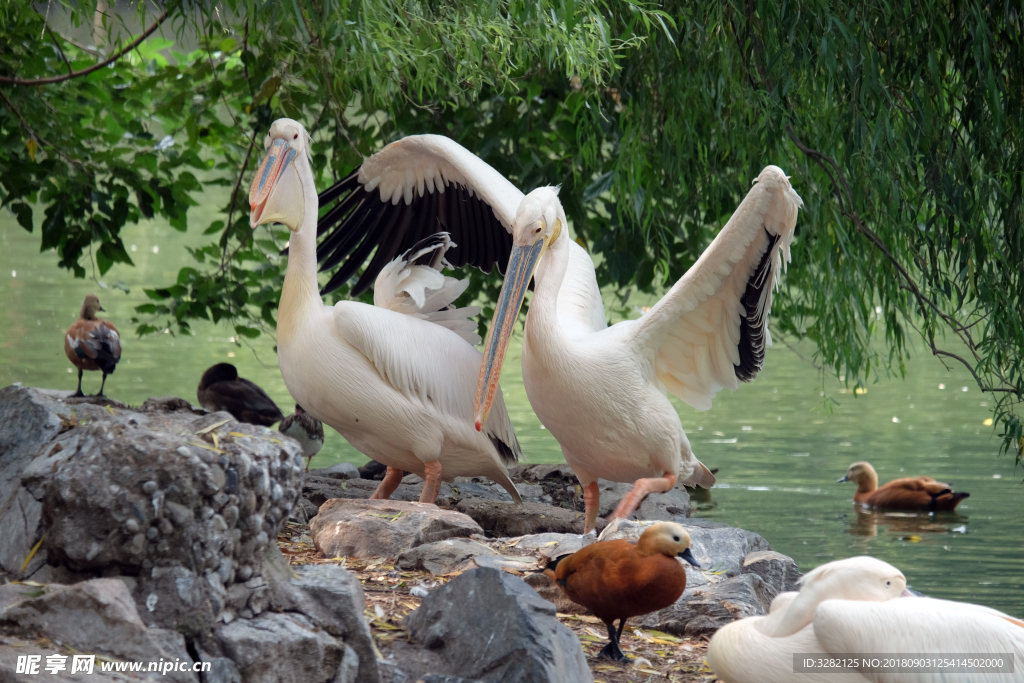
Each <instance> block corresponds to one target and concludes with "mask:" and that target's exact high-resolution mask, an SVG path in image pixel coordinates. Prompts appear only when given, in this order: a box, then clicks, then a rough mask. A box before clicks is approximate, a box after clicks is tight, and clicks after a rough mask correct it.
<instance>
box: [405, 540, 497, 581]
mask: <svg viewBox="0 0 1024 683" xmlns="http://www.w3.org/2000/svg"><path fill="white" fill-rule="evenodd" d="M497 554H498V553H496V552H494V551H493V550H491V548H489V547H488V546H486V545H484V544H483V543H480V542H478V541H471V540H469V539H467V538H449V539H447V540H444V541H437V542H436V543H427V544H425V545H421V546H419V547H417V548H412V549H410V550H406V551H405V552H403V553H402V554H400V555H399V556H398V567H399V568H400V569H412V570H424V571H428V572H430V573H431V574H433V575H435V576H437V575H439V574H447V573H449V572H453V571H456V570H458V569H460V568H463V567H465V566H467V564H468V563H470V562H471V561H472V560H473V558H475V557H478V556H480V555H489V556H497Z"/></svg>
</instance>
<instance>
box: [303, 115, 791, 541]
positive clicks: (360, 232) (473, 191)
mask: <svg viewBox="0 0 1024 683" xmlns="http://www.w3.org/2000/svg"><path fill="white" fill-rule="evenodd" d="M339 196H340V197H342V199H341V201H340V202H339V203H338V205H337V206H336V208H335V209H334V210H332V211H331V212H330V213H328V214H327V215H326V216H325V217H324V219H323V220H322V221H321V231H322V232H323V231H326V230H327V228H329V227H330V226H331V225H332V224H334V223H339V222H340V223H341V229H339V230H337V231H335V232H333V233H332V234H331V235H330V236H328V237H327V238H326V239H325V240H324V242H323V243H322V244H321V247H320V256H321V258H323V259H326V265H327V266H333V265H334V264H336V263H338V262H339V261H340V260H341V259H342V258H345V257H346V256H347V257H348V258H349V260H348V263H346V264H345V265H344V266H343V268H342V269H341V271H339V273H338V274H337V275H336V276H335V277H336V278H337V279H338V281H339V282H337V283H336V284H340V281H344V280H347V279H348V278H349V277H351V276H352V275H353V274H354V273H355V272H356V270H357V269H358V268H359V267H360V266H361V265H362V263H363V261H365V260H366V258H367V257H368V256H369V254H370V251H371V250H372V249H373V248H374V247H378V249H377V256H376V257H375V258H374V260H373V262H372V263H371V264H370V265H369V266H368V267H367V268H366V270H365V272H364V273H363V275H362V278H361V279H360V281H359V282H358V283H357V284H356V286H355V288H354V289H355V290H356V292H357V293H358V291H359V290H360V288H361V287H365V286H366V284H367V283H368V282H369V279H370V278H371V277H372V276H373V275H374V273H376V272H377V270H378V269H379V268H380V266H381V265H382V264H383V263H385V262H386V261H387V259H389V258H390V257H391V256H390V255H391V254H394V253H396V251H397V250H398V249H399V247H400V246H401V245H403V244H407V243H408V242H409V240H410V239H414V238H415V235H416V234H417V233H416V230H415V228H410V229H409V230H410V231H411V233H412V236H409V235H406V234H405V233H404V230H405V227H404V226H406V225H408V224H409V219H408V218H404V217H405V216H408V215H412V216H415V217H416V218H413V219H412V220H413V221H419V222H421V223H422V222H426V223H429V222H431V221H433V220H436V221H438V222H440V223H441V224H442V225H444V226H446V228H447V229H449V230H451V231H452V234H453V236H454V239H455V240H456V241H457V242H459V243H460V244H461V245H462V246H461V247H460V249H459V250H458V252H457V253H456V254H455V255H454V258H453V263H454V264H455V265H456V266H461V265H463V264H466V263H470V264H472V265H476V266H479V267H481V268H483V269H485V270H489V268H490V267H491V265H493V264H494V263H496V262H497V263H501V262H502V259H503V258H505V255H506V254H507V255H508V264H509V265H508V269H507V271H506V277H505V284H504V287H503V289H502V292H501V296H500V297H499V300H498V304H497V306H496V308H495V314H494V322H493V323H492V325H491V328H490V331H489V333H488V341H487V344H486V347H485V364H484V365H483V366H482V367H481V373H480V379H479V383H478V386H477V408H476V422H477V425H478V426H479V425H482V424H484V423H486V421H487V417H488V415H489V410H490V409H491V405H492V401H494V400H495V397H496V396H499V395H500V394H498V378H499V375H500V372H501V363H502V360H503V358H504V356H505V351H506V348H507V345H508V342H509V339H510V337H511V334H512V328H513V325H514V323H515V320H516V317H517V315H518V312H519V308H520V306H521V305H522V301H523V297H524V295H525V293H526V288H527V284H528V283H529V281H530V278H531V276H533V277H535V278H536V280H535V284H536V289H535V291H534V295H533V301H532V303H531V305H530V312H529V315H528V316H527V320H526V335H525V338H524V340H523V358H522V363H523V381H524V383H525V385H526V393H527V396H528V397H529V399H530V403H531V404H532V405H533V409H534V411H535V412H536V413H537V416H538V417H539V418H540V420H541V422H542V423H543V424H544V425H545V427H547V428H548V429H549V430H550V431H551V433H552V434H553V435H554V437H555V438H556V439H557V440H558V442H559V444H560V445H561V447H562V453H563V454H564V456H565V459H566V462H568V463H569V465H570V466H571V467H572V468H573V470H574V471H575V472H576V475H577V476H578V477H579V480H580V483H581V484H582V485H583V486H584V501H585V505H586V515H585V523H584V530H585V531H587V532H589V531H591V530H593V529H594V526H595V522H596V519H597V513H598V505H599V500H598V497H599V490H598V487H597V479H598V478H602V479H609V480H612V481H621V482H636V483H635V486H634V488H633V490H632V492H631V493H630V494H629V495H627V496H626V497H624V498H623V500H622V502H621V503H620V504H619V506H618V508H617V509H616V510H615V512H614V514H613V515H612V517H622V516H628V515H629V514H630V513H631V512H632V511H633V510H634V509H635V508H636V506H637V505H639V504H640V502H641V501H642V500H643V498H644V496H646V495H647V494H648V493H650V492H655V491H657V492H663V491H667V490H669V489H671V488H672V487H673V486H675V484H676V481H677V480H678V479H681V480H682V481H683V482H684V483H686V484H690V485H695V484H696V485H700V486H704V487H710V486H711V485H712V484H713V483H714V481H715V478H714V476H713V475H712V474H711V472H710V471H708V469H707V468H706V467H704V465H702V464H701V463H700V462H699V461H698V460H697V459H696V458H695V457H694V455H693V452H692V450H691V448H690V443H689V441H688V440H687V438H686V434H685V433H684V432H683V427H682V425H681V424H680V421H679V416H678V415H677V414H676V411H675V409H673V407H672V404H671V403H670V402H669V400H668V398H667V396H666V390H667V391H669V392H671V393H672V394H674V395H675V396H677V397H679V398H680V399H682V400H683V401H685V402H686V403H688V404H689V405H691V406H693V407H694V408H697V409H699V410H706V409H708V408H710V407H711V399H712V398H713V397H714V395H715V393H716V392H718V391H719V390H721V389H722V388H725V387H728V388H730V389H735V388H736V387H737V386H738V382H740V381H750V380H751V379H753V378H754V376H755V375H756V374H757V373H758V372H759V371H760V370H761V366H762V364H763V361H764V350H765V346H767V345H768V344H770V343H771V337H770V335H769V334H768V313H769V311H770V309H771V299H772V286H773V285H774V284H776V283H777V282H778V279H779V276H780V271H781V269H782V255H785V258H786V261H787V262H788V261H789V244H790V241H791V240H792V238H793V230H794V227H795V224H796V217H797V209H798V208H799V207H800V206H801V205H802V202H801V200H800V197H799V196H797V194H796V192H794V191H793V189H792V187H791V186H790V184H789V180H788V179H787V178H786V176H785V174H784V173H783V172H782V171H781V170H780V169H779V168H777V167H775V166H768V167H767V168H765V169H764V170H763V171H762V172H761V175H760V176H759V177H758V179H757V184H756V185H755V186H754V188H753V189H751V191H750V192H749V193H748V194H747V197H746V199H744V200H743V202H742V203H741V204H740V206H739V208H738V209H737V210H736V213H735V214H734V215H733V216H732V218H731V219H730V220H729V222H728V223H727V224H726V226H725V227H724V228H723V229H722V231H721V233H720V234H719V235H718V237H716V238H715V240H714V241H713V242H712V243H711V245H710V246H709V247H708V248H707V250H705V252H704V254H703V255H702V256H701V258H700V259H699V260H698V261H697V263H695V264H694V265H693V267H691V268H690V270H689V271H688V272H687V273H686V274H685V275H684V276H683V277H682V279H680V280H679V282H677V283H676V284H675V286H674V287H672V289H671V290H670V291H669V292H668V294H666V295H665V297H664V298H663V299H662V300H661V301H660V302H658V304H657V305H655V306H654V307H653V308H652V309H651V310H650V311H649V312H647V313H645V314H644V316H643V317H642V318H640V319H639V320H633V321H624V322H621V323H619V324H617V325H614V326H612V327H608V326H607V323H606V321H605V316H604V308H603V303H602V301H601V293H600V290H599V289H598V286H597V280H596V277H595V275H594V265H593V262H592V261H591V260H590V257H589V256H588V255H587V252H586V251H585V250H584V249H583V248H582V247H580V246H579V245H577V244H576V243H575V242H574V241H573V240H572V239H570V238H569V235H568V229H567V227H566V218H565V213H564V211H563V210H562V206H561V204H560V203H559V201H558V196H557V189H556V188H550V187H542V188H538V189H536V190H534V191H532V192H531V193H530V194H528V195H525V196H524V195H523V193H522V192H520V191H519V190H518V189H516V188H515V186H513V185H512V184H511V183H510V182H509V181H508V180H506V179H505V178H504V177H502V176H501V174H500V173H498V172H497V171H495V170H494V169H493V168H491V167H490V166H488V165H487V164H485V163H484V162H483V161H481V160H480V159H479V158H478V157H476V156H475V155H473V154H471V153H470V152H468V151H467V150H466V149H464V148H463V147H461V146H460V145H458V144H457V143H455V142H453V141H452V140H449V139H448V138H444V137H440V136H436V135H415V136H410V137H407V138H404V139H402V140H399V141H397V142H394V143H392V144H390V145H388V146H386V147H385V148H384V149H383V150H381V151H380V152H379V153H377V154H375V155H374V156H372V157H370V158H369V159H367V160H366V161H365V162H363V165H362V167H361V168H360V169H359V170H358V172H357V173H353V174H352V175H351V176H349V177H348V178H346V179H344V180H343V181H341V182H340V183H338V184H337V185H336V186H335V187H334V188H332V189H331V190H328V191H327V192H325V193H324V195H323V199H325V200H327V199H330V200H333V199H335V198H338V197H339ZM377 226H385V227H384V228H383V229H379V228H377ZM388 226H393V227H388ZM360 240H362V242H361V243H360ZM357 245H358V246H357ZM378 245H379V246H378ZM535 271H536V272H535ZM334 282H335V281H334V280H332V283H334Z"/></svg>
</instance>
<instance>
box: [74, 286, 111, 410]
mask: <svg viewBox="0 0 1024 683" xmlns="http://www.w3.org/2000/svg"><path fill="white" fill-rule="evenodd" d="M103 310H105V309H104V308H103V307H102V306H100V300H99V299H98V298H97V297H96V295H95V294H90V295H88V296H86V297H85V300H84V301H82V311H81V313H79V318H78V320H76V321H75V324H74V325H72V326H71V327H70V328H68V332H67V334H66V335H64V355H66V356H67V357H68V360H70V361H71V364H72V365H74V366H75V367H76V368H78V391H76V392H75V396H85V394H83V393H82V371H83V370H100V371H102V372H103V381H102V382H101V383H100V393H98V394H96V395H97V396H103V388H104V387H105V386H106V385H107V375H110V374H113V372H114V369H115V368H116V367H117V362H118V361H119V360H121V335H119V334H118V333H117V328H116V327H114V324H113V323H112V322H110V321H109V320H102V319H99V318H97V317H96V312H97V311H103Z"/></svg>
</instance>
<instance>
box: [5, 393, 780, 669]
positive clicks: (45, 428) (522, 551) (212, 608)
mask: <svg viewBox="0 0 1024 683" xmlns="http://www.w3.org/2000/svg"><path fill="white" fill-rule="evenodd" d="M303 465H304V459H303V458H302V456H301V453H300V451H299V447H298V445H297V444H296V443H295V442H293V441H292V440H291V439H289V438H287V437H284V436H282V435H281V434H279V433H278V432H275V431H271V430H269V429H266V428H264V427H258V426H253V425H248V424H244V423H239V422H237V421H235V420H234V419H232V418H231V416H230V415H228V414H227V413H207V412H206V411H203V410H199V409H195V408H193V407H192V406H191V405H190V404H189V403H188V402H187V401H184V400H182V399H177V398H157V399H150V400H148V401H146V402H145V403H144V404H143V405H142V406H140V407H139V408H135V409H130V408H128V407H127V406H124V405H122V404H120V403H117V402H116V401H111V400H108V399H93V398H86V399H73V398H70V397H69V395H68V392H55V391H48V390H42V389H32V388H25V387H20V386H17V385H15V386H10V387H6V388H4V389H0V525H2V526H0V528H3V529H4V533H3V534H2V535H0V573H2V576H3V578H4V583H3V584H2V585H0V683H3V682H5V681H19V680H34V677H32V676H25V675H22V674H19V673H16V671H15V667H16V662H17V661H18V657H19V656H22V657H26V656H31V655H38V656H39V657H40V660H37V661H40V662H41V664H40V666H41V667H42V666H45V663H46V662H47V656H50V655H55V654H56V655H66V656H67V658H68V661H71V657H72V656H73V655H75V654H79V655H80V654H83V653H85V654H94V655H96V662H97V664H96V670H95V671H94V673H93V674H92V675H83V674H81V673H74V674H73V673H71V671H70V667H68V668H67V669H65V670H60V671H57V672H56V674H54V675H50V674H47V677H48V679H50V680H58V681H62V680H67V681H73V680H83V681H84V680H90V681H97V680H98V681H102V680H111V681H120V680H150V679H152V680H156V679H163V680H173V681H203V682H211V683H212V682H217V683H220V682H225V683H227V682H232V681H238V682H242V681H244V682H246V683H249V682H250V681H252V682H257V683H262V682H263V681H266V682H268V683H269V682H271V681H296V682H298V681H303V682H307V681H308V682H319V681H322V682H331V683H350V682H359V683H377V682H378V681H381V682H383V683H405V682H406V681H408V682H409V683H412V682H413V681H419V680H422V681H424V683H471V682H472V681H487V682H488V683H492V682H493V683H497V682H498V681H503V682H504V681H508V682H517V681H524V682H525V681H552V682H555V681H559V682H563V681H564V682H569V681H593V680H595V678H597V679H599V680H601V681H605V682H606V683H617V682H618V681H627V680H633V679H635V678H637V677H638V676H642V677H644V679H646V678H649V677H650V676H652V675H654V676H655V678H654V679H653V680H658V676H661V677H664V678H665V680H669V681H704V680H710V679H711V678H710V677H711V674H710V671H708V670H707V668H706V666H705V665H704V664H703V653H704V649H705V644H706V638H707V636H709V635H710V634H711V633H713V632H714V631H715V630H717V629H718V628H720V627H721V626H722V625H724V624H726V623H728V622H730V621H732V620H735V619H737V618H741V617H744V616H748V615H753V614H763V613H765V612H766V611H767V608H768V605H769V604H770V602H771V600H772V598H773V597H774V596H775V595H776V594H778V593H779V592H781V591H783V590H792V589H793V588H794V586H795V582H796V580H797V579H798V578H799V572H798V570H797V567H796V565H795V564H794V563H793V561H792V560H791V559H790V558H788V557H785V556H784V555H780V554H778V553H775V552H773V551H772V550H771V548H770V546H769V545H768V543H767V541H765V539H763V538H762V537H760V536H758V535H757V534H754V533H752V532H749V531H744V530H742V529H736V528H732V527H728V526H724V525H721V524H717V523H714V522H710V521H707V520H701V519H695V518H691V517H690V516H689V515H690V501H689V497H688V495H687V493H686V491H685V490H683V489H681V488H679V489H674V490H672V491H670V492H668V493H665V494H656V495H652V496H650V497H649V498H648V499H647V500H646V501H645V502H644V504H643V505H642V506H641V508H640V509H639V510H638V511H637V513H636V514H635V515H634V519H631V520H618V521H615V522H613V523H612V524H607V523H606V522H604V520H601V521H600V524H599V531H600V534H601V535H600V539H601V540H604V539H611V538H627V539H633V540H635V539H636V538H638V537H639V535H640V533H641V532H642V530H643V528H644V526H645V524H647V523H650V522H652V521H656V520H673V521H676V522H679V523H681V524H683V525H685V526H686V527H687V529H688V531H689V533H690V535H691V538H692V550H693V554H694V556H695V557H696V558H697V560H698V562H699V563H700V565H701V569H696V568H693V567H690V566H687V567H686V569H687V589H686V592H685V593H684V594H683V596H682V597H681V598H680V599H679V601H678V602H677V603H676V604H675V605H673V606H672V607H669V608H667V609H665V610H661V611H660V612H656V613H653V614H649V615H647V616H646V617H640V618H637V619H635V620H633V621H631V622H630V623H629V625H628V626H629V628H628V630H627V633H626V634H624V636H623V639H622V645H623V649H624V650H625V651H626V652H627V654H629V655H631V656H633V658H634V659H633V661H632V662H631V663H629V664H625V665H622V664H611V663H608V662H604V661H602V660H597V659H596V658H595V655H596V653H597V651H598V650H599V649H600V647H601V645H603V642H604V640H605V637H606V636H605V629H604V625H603V624H601V623H600V622H598V621H597V620H596V619H595V618H594V617H592V616H589V615H588V614H586V613H585V611H583V610H582V609H581V608H580V607H579V606H577V605H575V604H573V603H572V602H570V601H568V600H567V599H566V598H565V597H564V596H563V595H562V594H561V593H560V591H559V590H558V589H557V587H556V586H555V585H554V584H553V582H551V581H550V580H549V579H548V578H547V577H546V576H544V575H543V574H541V573H538V571H537V570H538V569H540V568H542V567H543V566H544V564H546V563H547V562H548V561H549V560H550V559H551V558H554V557H557V556H559V555H562V554H566V553H570V552H574V551H575V550H578V549H579V548H581V547H583V545H585V544H588V543H591V542H593V541H594V537H593V536H587V537H584V536H581V535H580V533H579V531H580V530H581V529H582V498H581V496H580V492H579V489H578V487H577V485H576V479H575V477H574V476H573V475H572V472H571V470H569V468H568V467H566V466H564V465H562V466H558V465H533V466H520V467H517V468H514V469H513V471H512V472H511V475H512V479H513V480H514V481H515V482H516V484H517V487H518V488H519V490H520V492H521V493H522V495H523V499H524V502H525V504H524V505H523V506H522V507H519V506H517V505H515V504H514V503H513V502H512V501H511V499H510V498H509V496H508V494H507V493H506V492H505V491H504V490H502V489H501V488H500V487H498V486H496V485H494V484H492V483H491V482H489V481H488V480H482V479H481V480H478V479H459V480H456V481H455V482H453V483H452V484H447V483H446V484H443V485H442V487H441V492H440V495H439V497H438V501H437V502H438V506H433V505H423V504H420V503H418V502H416V500H417V499H418V497H419V492H420V489H421V488H422V481H421V480H419V478H418V477H416V476H414V475H409V476H407V477H406V478H405V480H403V483H402V485H401V486H399V488H398V490H396V492H395V493H394V495H393V496H392V499H391V500H388V501H371V500H368V498H369V496H370V494H371V493H372V492H373V490H374V488H376V485H377V481H374V480H370V479H363V478H361V476H360V473H359V471H358V470H357V469H356V468H355V467H353V466H351V465H338V466H334V467H331V468H327V469H324V470H318V471H314V472H310V473H303V472H302V468H303ZM629 488H630V487H629V485H626V484H616V483H610V482H602V491H601V502H602V511H601V513H602V515H606V514H608V513H609V512H610V511H611V510H612V509H613V508H614V506H615V505H616V504H617V503H618V501H619V499H620V498H621V497H622V496H623V495H624V494H625V493H626V492H627V491H628V490H629ZM641 520H642V521H641ZM160 660H162V662H174V663H175V668H174V670H171V671H169V672H168V673H166V674H162V673H161V672H159V671H156V672H149V671H142V672H138V673H132V674H126V673H118V672H116V671H100V670H99V669H100V664H101V663H106V664H107V667H108V668H109V667H110V666H111V663H116V662H128V661H140V662H158V661H160ZM23 661H24V660H23ZM193 665H196V666H195V667H193ZM165 668H166V667H165ZM193 668H195V669H196V670H195V671H193ZM202 668H205V669H206V670H205V671H199V669H202ZM41 670H42V669H41Z"/></svg>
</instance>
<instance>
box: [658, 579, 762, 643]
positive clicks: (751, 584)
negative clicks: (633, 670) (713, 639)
mask: <svg viewBox="0 0 1024 683" xmlns="http://www.w3.org/2000/svg"><path fill="white" fill-rule="evenodd" d="M688 575H689V573H688ZM773 597H774V594H772V592H771V590H770V589H769V588H768V586H766V585H765V582H764V581H763V580H762V579H761V577H760V576H758V575H757V574H740V575H739V576H734V577H732V578H729V579H726V580H725V581H721V582H719V583H715V584H709V585H704V586H700V587H698V588H695V589H692V590H691V589H687V590H686V592H684V593H683V595H682V597H680V598H679V600H678V601H677V602H676V604H674V605H672V606H671V607H667V608H665V609H663V610H660V611H658V612H654V613H652V614H649V615H647V616H646V617H640V621H639V623H640V625H641V626H643V627H644V628H653V629H656V630H659V631H665V632H666V633H673V634H675V635H680V636H699V635H707V634H710V633H714V632H715V631H717V630H718V629H720V628H722V627H723V626H725V625H726V624H728V623H730V622H732V621H735V620H737V619H743V618H744V617H752V616H756V615H760V614H767V613H768V607H769V605H770V604H771V599H772V598H773Z"/></svg>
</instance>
